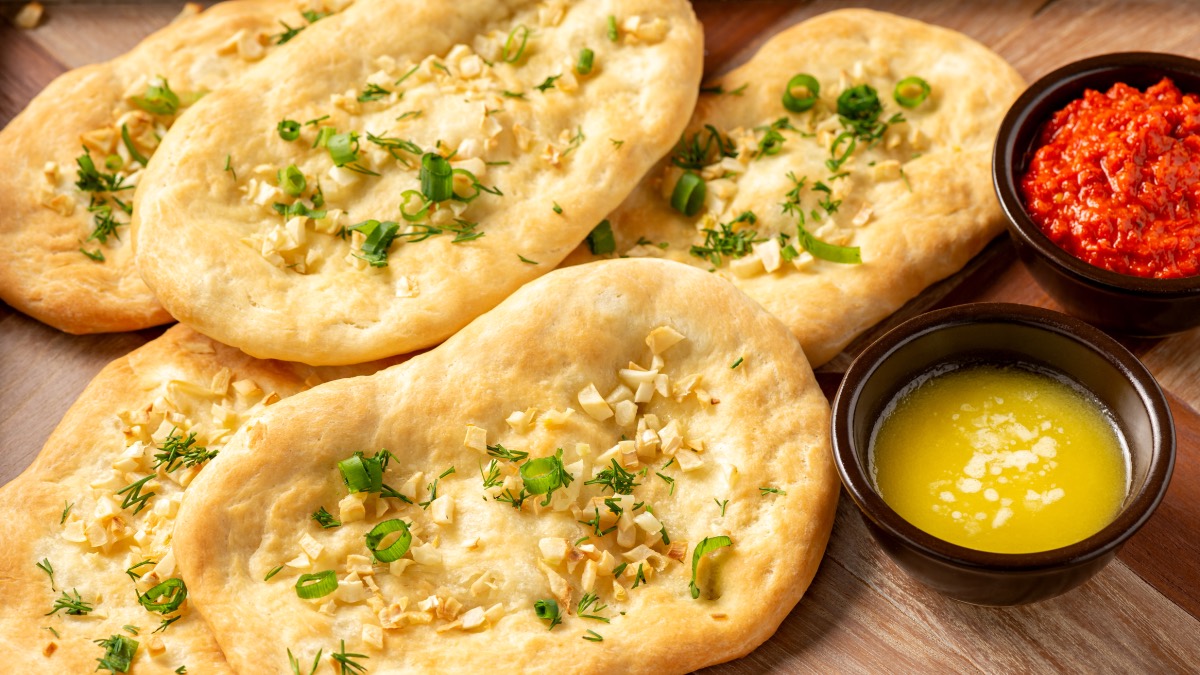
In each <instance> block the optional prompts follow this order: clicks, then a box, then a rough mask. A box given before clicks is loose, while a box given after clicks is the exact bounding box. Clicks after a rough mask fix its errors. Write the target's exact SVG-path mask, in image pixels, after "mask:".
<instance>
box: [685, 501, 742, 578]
mask: <svg viewBox="0 0 1200 675" xmlns="http://www.w3.org/2000/svg"><path fill="white" fill-rule="evenodd" d="M727 501H728V500H727ZM721 511H722V515H724V511H725V509H724V507H722V508H721ZM726 546H733V540H732V539H730V538H729V537H726V536H724V535H722V536H719V537H705V538H704V539H701V540H700V543H699V544H696V550H695V551H694V552H693V553H692V581H691V583H689V584H688V590H689V591H691V592H692V598H699V597H700V587H699V586H697V585H696V570H697V569H699V567H700V558H702V557H704V556H706V555H708V554H709V553H712V552H713V551H716V550H717V549H720V548H724V547H726Z"/></svg>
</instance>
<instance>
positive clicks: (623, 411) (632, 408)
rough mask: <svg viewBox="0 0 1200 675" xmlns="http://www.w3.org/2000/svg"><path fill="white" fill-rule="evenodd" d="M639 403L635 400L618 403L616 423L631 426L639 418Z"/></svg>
mask: <svg viewBox="0 0 1200 675" xmlns="http://www.w3.org/2000/svg"><path fill="white" fill-rule="evenodd" d="M637 411H638V408H637V404H636V403H634V402H633V401H620V402H619V403H617V413H616V420H615V421H616V423H617V425H618V426H622V427H628V426H631V425H632V424H633V422H634V420H635V419H636V418H637Z"/></svg>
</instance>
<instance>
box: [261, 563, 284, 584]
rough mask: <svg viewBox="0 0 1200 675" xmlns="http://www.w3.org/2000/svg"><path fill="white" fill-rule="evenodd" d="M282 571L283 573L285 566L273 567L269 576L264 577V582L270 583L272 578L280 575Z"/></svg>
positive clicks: (268, 573)
mask: <svg viewBox="0 0 1200 675" xmlns="http://www.w3.org/2000/svg"><path fill="white" fill-rule="evenodd" d="M282 571H283V565H280V566H278V567H272V568H271V571H270V572H267V576H265V577H263V581H270V580H271V577H273V576H275V575H276V574H279V573H280V572H282Z"/></svg>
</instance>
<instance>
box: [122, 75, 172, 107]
mask: <svg viewBox="0 0 1200 675" xmlns="http://www.w3.org/2000/svg"><path fill="white" fill-rule="evenodd" d="M130 101H132V102H133V104H134V105H136V106H137V107H139V108H141V109H142V110H145V111H146V112H149V113H154V114H155V115H174V114H175V113H176V112H178V110H179V96H177V95H176V94H175V92H173V91H171V85H170V84H168V83H167V81H166V80H163V81H162V84H161V85H157V84H156V85H151V86H149V87H146V95H145V96H134V97H133V98H131V99H130Z"/></svg>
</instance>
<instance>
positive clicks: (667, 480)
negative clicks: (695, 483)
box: [654, 471, 675, 543]
mask: <svg viewBox="0 0 1200 675" xmlns="http://www.w3.org/2000/svg"><path fill="white" fill-rule="evenodd" d="M654 475H655V476H658V477H659V478H661V479H663V481H664V482H665V483H666V484H667V485H670V486H671V490H670V491H669V492H667V495H668V496H671V495H674V494H675V479H674V478H671V477H670V476H664V475H663V474H661V473H659V472H657V471H655V472H654ZM667 543H670V542H667Z"/></svg>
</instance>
